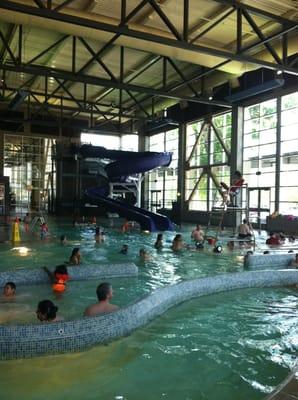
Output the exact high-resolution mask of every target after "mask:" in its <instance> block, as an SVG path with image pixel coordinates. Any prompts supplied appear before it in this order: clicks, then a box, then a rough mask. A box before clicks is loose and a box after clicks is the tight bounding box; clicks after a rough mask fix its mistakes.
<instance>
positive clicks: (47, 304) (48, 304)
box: [36, 300, 63, 322]
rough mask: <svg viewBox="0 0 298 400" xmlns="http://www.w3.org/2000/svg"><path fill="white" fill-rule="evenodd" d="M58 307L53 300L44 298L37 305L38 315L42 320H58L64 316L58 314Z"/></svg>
mask: <svg viewBox="0 0 298 400" xmlns="http://www.w3.org/2000/svg"><path fill="white" fill-rule="evenodd" d="M57 311H58V307H56V306H55V304H54V303H53V302H52V301H51V300H42V301H40V302H39V303H38V305H37V310H36V316H37V318H38V319H39V321H41V322H58V321H62V320H63V318H62V317H58V316H57Z"/></svg>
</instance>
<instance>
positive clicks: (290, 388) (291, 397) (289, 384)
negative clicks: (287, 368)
mask: <svg viewBox="0 0 298 400" xmlns="http://www.w3.org/2000/svg"><path fill="white" fill-rule="evenodd" d="M265 400H298V365H297V366H296V368H294V370H293V372H292V373H291V374H290V375H289V376H288V377H287V379H285V380H284V382H283V383H282V384H281V385H280V386H279V387H278V388H277V389H276V390H275V391H274V392H273V393H271V394H270V395H269V396H267V397H266V399H265Z"/></svg>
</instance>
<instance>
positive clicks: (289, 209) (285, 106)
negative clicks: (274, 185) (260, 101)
mask: <svg viewBox="0 0 298 400" xmlns="http://www.w3.org/2000/svg"><path fill="white" fill-rule="evenodd" d="M279 199H280V202H279V211H280V212H281V213H282V214H294V215H298V92H296V93H292V94H290V95H287V96H283V97H282V99H281V148H280V195H279Z"/></svg>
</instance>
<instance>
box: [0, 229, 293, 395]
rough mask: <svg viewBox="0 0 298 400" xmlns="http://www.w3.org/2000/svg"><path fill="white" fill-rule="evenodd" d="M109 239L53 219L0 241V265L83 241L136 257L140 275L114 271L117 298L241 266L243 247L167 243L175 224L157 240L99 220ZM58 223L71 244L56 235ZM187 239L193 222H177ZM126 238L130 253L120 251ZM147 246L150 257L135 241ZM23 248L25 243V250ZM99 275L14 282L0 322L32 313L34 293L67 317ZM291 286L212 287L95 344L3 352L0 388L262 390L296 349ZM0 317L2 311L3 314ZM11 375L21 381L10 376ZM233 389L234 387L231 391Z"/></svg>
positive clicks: (108, 255)
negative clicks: (40, 230) (57, 288)
mask: <svg viewBox="0 0 298 400" xmlns="http://www.w3.org/2000/svg"><path fill="white" fill-rule="evenodd" d="M105 229H106V234H107V240H106V242H105V243H103V244H96V243H95V242H94V238H93V236H94V227H93V226H89V227H88V226H86V227H76V228H72V227H71V225H70V224H69V223H65V224H61V223H59V222H55V221H53V222H52V223H50V231H51V233H52V238H51V239H50V240H48V241H44V242H41V241H40V240H37V241H33V240H31V238H30V237H28V239H27V240H25V241H24V242H23V243H22V244H20V245H19V246H15V247H26V248H27V249H29V250H28V251H25V253H26V254H25V255H24V254H20V251H19V250H17V249H15V250H13V247H12V245H11V244H8V243H7V244H2V246H3V248H2V250H3V252H2V253H1V255H2V256H3V257H2V260H3V261H2V268H3V269H2V270H5V269H11V268H22V267H24V268H25V267H28V266H29V265H30V267H32V268H39V267H41V266H42V265H47V266H48V267H54V266H55V265H57V264H59V263H61V262H62V261H65V260H67V259H68V257H69V255H70V252H71V249H72V248H73V247H75V246H79V247H80V248H81V254H82V259H83V263H84V262H85V263H86V264H89V263H92V264H94V263H99V264H101V263H104V264H106V263H109V262H111V263H116V262H135V263H136V265H138V267H139V275H138V276H137V277H131V278H115V279H112V280H111V283H112V284H113V289H114V298H113V303H115V304H117V305H119V306H120V307H124V306H126V305H128V304H131V303H134V302H135V301H137V300H138V299H140V298H142V297H144V296H145V295H147V294H149V293H150V292H151V291H153V290H155V289H157V288H159V287H162V286H166V285H168V284H174V283H178V282H181V281H184V280H189V279H194V278H200V277H205V276H212V275H218V274H222V273H226V274H233V273H238V272H241V271H242V270H243V267H242V265H243V254H244V253H245V251H246V249H242V248H240V249H238V250H237V251H233V252H230V251H228V250H224V252H223V253H222V254H214V253H213V252H212V248H211V247H210V248H208V247H207V248H206V249H205V250H204V252H197V251H191V250H185V251H183V252H181V253H173V252H172V251H171V250H170V244H171V240H172V238H173V237H174V234H175V233H174V232H167V233H165V234H164V245H165V248H164V249H163V250H162V251H156V250H155V249H154V248H153V243H154V241H155V235H149V234H144V233H140V232H138V231H134V232H129V233H128V234H125V235H123V234H121V233H120V232H119V230H116V228H114V227H111V228H109V227H105ZM62 233H64V234H66V235H67V237H68V239H69V243H68V244H67V245H61V244H60V243H59V236H60V235H61V234H62ZM182 234H183V235H184V236H185V239H186V241H187V242H188V243H191V241H190V239H189V235H190V231H189V228H185V229H182ZM123 244H128V245H129V253H128V255H121V254H119V250H120V248H121V247H122V245H123ZM141 247H144V248H146V250H148V251H149V252H150V254H151V259H150V260H149V261H145V262H144V261H141V260H140V259H139V257H138V251H139V249H140V248H141ZM22 252H23V253H24V251H22ZM98 283H99V282H98V281H97V280H89V281H82V282H74V281H73V282H71V281H70V282H69V284H68V289H67V291H66V292H65V293H64V294H63V296H62V297H61V298H58V299H57V298H56V296H55V295H54V294H53V292H52V290H51V287H50V284H49V285H35V286H23V287H19V288H18V289H17V290H18V297H17V299H16V301H15V302H9V303H3V302H2V303H0V320H1V323H2V324H3V323H5V324H9V325H12V324H15V323H25V324H27V323H37V321H36V316H35V310H36V304H37V302H38V301H39V300H41V299H44V298H49V299H51V300H53V301H54V302H55V303H56V304H57V306H58V307H59V311H60V312H61V315H63V317H64V318H65V319H66V320H71V319H74V318H80V317H81V316H82V314H83V311H84V309H85V307H86V306H87V305H89V304H91V303H94V302H96V294H95V290H96V286H97V284H98ZM297 304H298V301H297V289H294V288H274V289H273V288H266V289H265V288H258V289H243V290H236V291H232V292H227V293H220V294H214V295H210V296H205V297H202V298H199V299H195V300H191V301H188V302H186V303H183V304H181V305H179V306H178V307H175V308H173V309H171V310H170V311H167V312H166V313H165V314H163V315H162V316H160V317H158V318H157V319H156V320H154V321H152V322H151V323H150V324H149V325H146V326H144V327H142V328H139V329H138V330H136V331H135V332H134V333H133V334H132V335H130V336H129V337H126V338H122V339H119V340H117V341H114V342H111V343H109V344H108V345H104V346H96V347H93V348H92V349H91V350H88V351H85V352H80V353H74V354H64V355H57V356H46V357H39V358H35V359H26V360H12V361H1V362H0V376H1V378H0V382H1V391H2V395H3V397H4V396H5V397H6V398H8V399H15V398H18V397H21V398H23V399H62V398H63V399H65V398H72V399H98V398H100V399H118V400H120V399H127V400H129V399H139V398H144V399H148V400H149V399H162V398H170V399H205V398H206V399H207V398H208V399H211V400H213V399H214V400H215V399H218V398H221V399H231V398H232V397H233V398H237V399H240V400H241V399H243V400H244V399H251V400H254V399H256V400H257V399H261V398H264V396H265V395H266V393H270V392H271V391H272V390H273V389H274V388H275V387H276V385H278V384H279V383H280V382H281V381H282V380H283V379H284V378H285V377H286V375H287V374H288V373H289V371H290V369H291V368H292V367H293V365H294V362H295V359H296V356H297V347H298V342H297V337H298V328H297V327H298V316H297ZM5 318H7V319H6V320H5ZM16 377H17V380H18V385H16V384H15V382H16ZM231 396H232V397H231Z"/></svg>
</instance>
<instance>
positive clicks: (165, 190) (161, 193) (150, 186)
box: [146, 129, 178, 211]
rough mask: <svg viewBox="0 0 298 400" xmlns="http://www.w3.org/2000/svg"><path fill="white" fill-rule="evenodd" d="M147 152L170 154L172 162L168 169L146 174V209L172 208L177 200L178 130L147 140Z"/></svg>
mask: <svg viewBox="0 0 298 400" xmlns="http://www.w3.org/2000/svg"><path fill="white" fill-rule="evenodd" d="M147 148H148V151H156V152H162V151H167V152H172V153H173V155H172V162H171V164H170V165H169V166H168V167H160V168H156V169H154V170H153V171H151V172H150V173H149V174H148V180H147V185H146V187H147V190H146V199H147V207H148V208H149V209H150V210H153V211H156V209H157V208H161V207H162V208H172V202H173V201H176V200H177V184H178V129H174V130H171V131H167V132H162V133H159V134H156V135H153V136H150V137H149V138H148V144H147Z"/></svg>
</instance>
